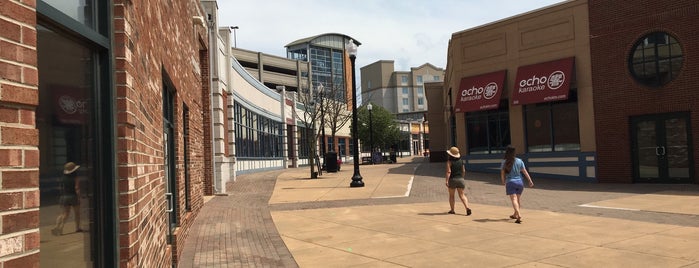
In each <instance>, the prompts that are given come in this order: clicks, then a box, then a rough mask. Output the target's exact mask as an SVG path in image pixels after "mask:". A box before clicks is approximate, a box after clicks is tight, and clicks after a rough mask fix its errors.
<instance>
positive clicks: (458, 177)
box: [446, 147, 471, 216]
mask: <svg viewBox="0 0 699 268" xmlns="http://www.w3.org/2000/svg"><path fill="white" fill-rule="evenodd" d="M447 154H448V155H449V160H447V174H446V185H447V189H449V207H450V208H451V210H449V212H448V213H449V214H456V212H454V193H455V192H458V193H459V198H460V199H461V203H463V204H464V208H465V209H466V216H470V215H471V209H470V208H469V207H468V198H466V195H465V194H464V189H465V188H466V179H465V178H464V177H465V176H466V167H464V163H463V161H461V154H460V153H459V148H456V147H451V148H450V149H449V150H448V151H447Z"/></svg>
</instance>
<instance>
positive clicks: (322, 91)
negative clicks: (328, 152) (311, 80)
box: [316, 84, 327, 166]
mask: <svg viewBox="0 0 699 268" xmlns="http://www.w3.org/2000/svg"><path fill="white" fill-rule="evenodd" d="M316 89H317V90H318V100H319V101H320V137H321V139H323V140H322V141H321V142H320V146H322V148H321V149H320V155H321V156H323V166H325V149H326V148H327V145H325V140H326V138H325V107H323V102H325V88H324V87H323V84H320V85H318V87H317V88H316Z"/></svg>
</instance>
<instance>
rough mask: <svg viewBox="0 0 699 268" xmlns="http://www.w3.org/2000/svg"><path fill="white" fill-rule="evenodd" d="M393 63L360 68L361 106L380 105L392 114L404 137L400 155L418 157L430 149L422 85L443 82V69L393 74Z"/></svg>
mask: <svg viewBox="0 0 699 268" xmlns="http://www.w3.org/2000/svg"><path fill="white" fill-rule="evenodd" d="M394 68H395V67H394V62H393V61H392V60H380V61H377V62H375V63H372V64H369V65H367V66H364V67H362V68H361V80H362V81H361V88H362V90H361V91H362V102H364V103H369V102H371V103H373V104H375V105H380V106H382V107H383V108H385V109H386V110H388V111H389V112H391V113H393V114H394V115H395V116H396V119H397V120H398V123H399V125H400V130H401V132H402V134H403V135H404V136H405V137H406V139H405V140H402V141H401V144H400V151H401V152H403V151H407V152H410V154H412V155H421V154H423V153H424V152H425V150H426V149H428V148H429V147H430V143H429V127H428V122H427V119H426V118H425V114H426V112H427V111H428V105H427V95H426V94H425V86H426V85H425V83H439V82H442V81H444V69H442V68H439V67H435V66H434V65H432V64H429V63H426V64H423V65H421V66H419V67H412V68H410V71H394Z"/></svg>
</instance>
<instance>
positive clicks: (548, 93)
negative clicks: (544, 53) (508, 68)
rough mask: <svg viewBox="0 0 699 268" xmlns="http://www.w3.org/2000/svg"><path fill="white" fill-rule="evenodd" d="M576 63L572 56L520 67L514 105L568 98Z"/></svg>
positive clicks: (513, 92)
mask: <svg viewBox="0 0 699 268" xmlns="http://www.w3.org/2000/svg"><path fill="white" fill-rule="evenodd" d="M574 64H575V58H573V57H571V58H565V59H560V60H555V61H549V62H543V63H537V64H533V65H527V66H522V67H519V69H518V70H517V78H516V79H515V83H514V89H513V90H512V105H524V104H531V103H539V102H549V101H559V100H566V99H568V91H569V89H570V81H571V80H572V79H573V65H574Z"/></svg>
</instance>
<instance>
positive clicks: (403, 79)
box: [400, 75, 408, 84]
mask: <svg viewBox="0 0 699 268" xmlns="http://www.w3.org/2000/svg"><path fill="white" fill-rule="evenodd" d="M400 78H401V82H403V84H407V83H408V76H407V75H403V76H401V77H400Z"/></svg>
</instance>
